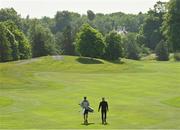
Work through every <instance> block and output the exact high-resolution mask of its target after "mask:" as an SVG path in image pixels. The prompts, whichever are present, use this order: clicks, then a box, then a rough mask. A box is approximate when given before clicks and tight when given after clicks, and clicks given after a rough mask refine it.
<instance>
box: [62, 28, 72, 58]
mask: <svg viewBox="0 0 180 130" xmlns="http://www.w3.org/2000/svg"><path fill="white" fill-rule="evenodd" d="M61 49H62V52H63V54H65V55H73V54H74V53H75V51H74V45H73V36H72V28H71V26H67V27H66V28H65V30H64V31H63V41H62V48H61Z"/></svg>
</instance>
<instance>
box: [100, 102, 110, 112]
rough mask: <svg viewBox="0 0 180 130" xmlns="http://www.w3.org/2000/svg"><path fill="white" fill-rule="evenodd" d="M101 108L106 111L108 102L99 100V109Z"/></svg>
mask: <svg viewBox="0 0 180 130" xmlns="http://www.w3.org/2000/svg"><path fill="white" fill-rule="evenodd" d="M100 108H101V111H107V110H108V103H107V102H106V101H101V102H100V103H99V109H98V110H100Z"/></svg>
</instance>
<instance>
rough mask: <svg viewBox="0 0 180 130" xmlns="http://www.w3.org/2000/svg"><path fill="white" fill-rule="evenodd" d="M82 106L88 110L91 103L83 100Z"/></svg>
mask: <svg viewBox="0 0 180 130" xmlns="http://www.w3.org/2000/svg"><path fill="white" fill-rule="evenodd" d="M80 105H81V107H82V108H85V109H88V107H89V102H88V100H83V101H82V102H81V104H80Z"/></svg>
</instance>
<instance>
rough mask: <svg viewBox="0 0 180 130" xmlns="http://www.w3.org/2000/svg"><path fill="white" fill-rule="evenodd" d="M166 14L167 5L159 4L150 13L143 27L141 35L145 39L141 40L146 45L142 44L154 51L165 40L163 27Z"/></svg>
mask: <svg viewBox="0 0 180 130" xmlns="http://www.w3.org/2000/svg"><path fill="white" fill-rule="evenodd" d="M165 12H166V10H165V3H164V2H160V1H159V2H157V3H156V4H155V5H154V9H150V10H149V11H148V16H147V18H146V19H145V21H144V23H143V26H142V27H141V30H140V35H142V37H141V38H144V40H141V41H143V42H144V43H141V44H145V45H146V47H149V48H150V49H152V50H155V47H156V45H157V44H158V43H159V42H160V41H161V40H162V39H163V35H162V32H161V26H162V23H163V15H164V14H165Z"/></svg>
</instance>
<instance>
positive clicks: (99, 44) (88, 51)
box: [76, 24, 105, 58]
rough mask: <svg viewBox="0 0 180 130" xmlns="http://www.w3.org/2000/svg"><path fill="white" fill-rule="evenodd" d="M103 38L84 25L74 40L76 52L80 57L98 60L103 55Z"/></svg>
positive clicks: (94, 30)
mask: <svg viewBox="0 0 180 130" xmlns="http://www.w3.org/2000/svg"><path fill="white" fill-rule="evenodd" d="M104 49H105V45H104V40H103V36H102V34H101V33H100V32H98V31H97V30H96V29H94V28H92V27H91V26H90V25H88V24H84V25H83V26H82V28H81V30H80V32H79V33H78V35H77V38H76V50H77V51H78V53H79V54H80V55H82V56H86V57H91V58H100V57H102V55H103V54H104Z"/></svg>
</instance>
